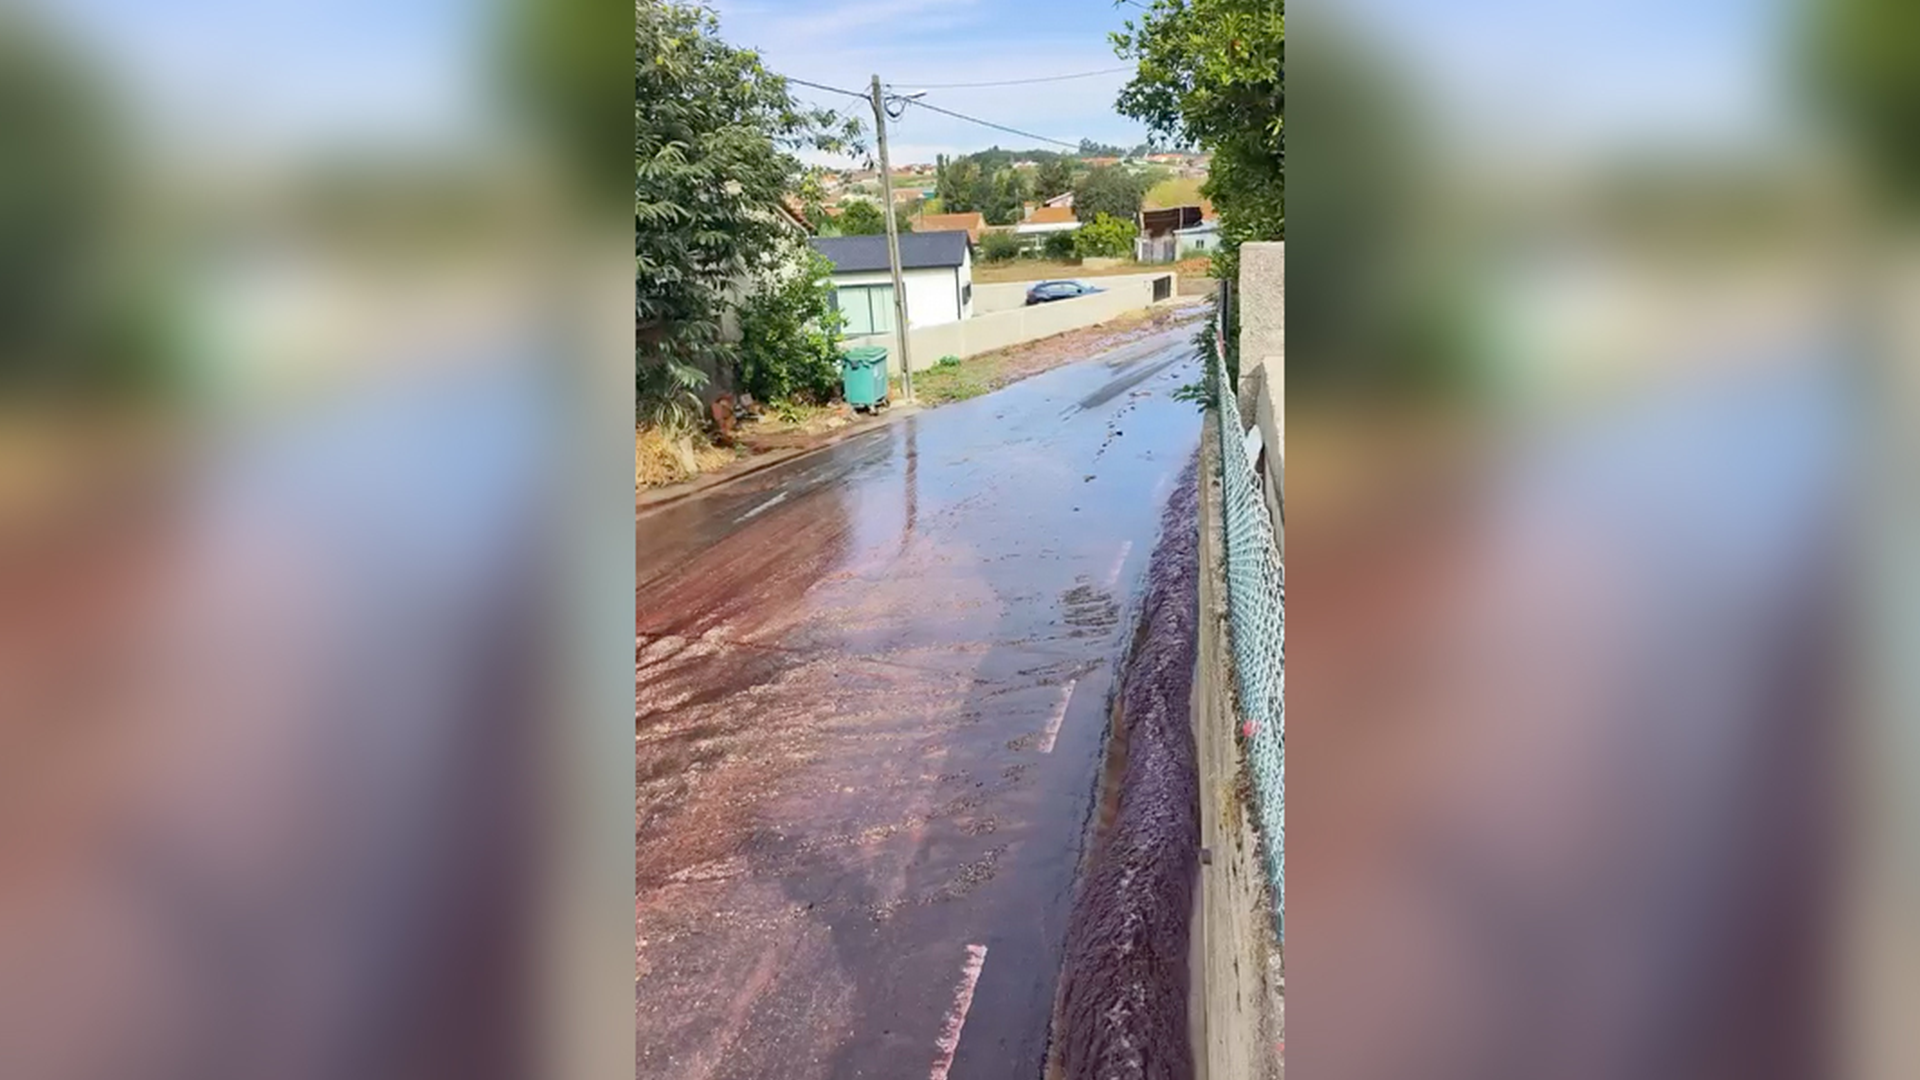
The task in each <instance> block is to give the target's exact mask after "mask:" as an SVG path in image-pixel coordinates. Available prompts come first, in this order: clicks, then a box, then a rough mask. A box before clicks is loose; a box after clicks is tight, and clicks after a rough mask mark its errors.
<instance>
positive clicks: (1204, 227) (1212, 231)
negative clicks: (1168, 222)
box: [1173, 218, 1220, 259]
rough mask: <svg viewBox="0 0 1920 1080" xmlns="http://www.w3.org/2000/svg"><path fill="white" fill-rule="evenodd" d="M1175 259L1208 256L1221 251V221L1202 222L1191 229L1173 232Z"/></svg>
mask: <svg viewBox="0 0 1920 1080" xmlns="http://www.w3.org/2000/svg"><path fill="white" fill-rule="evenodd" d="M1173 246H1174V258H1176V259H1185V258H1189V257H1191V256H1194V255H1208V254H1211V253H1213V252H1215V251H1218V250H1220V219H1219V218H1213V219H1211V220H1207V221H1202V222H1201V223H1200V224H1198V225H1194V226H1192V227H1190V228H1185V229H1175V230H1173Z"/></svg>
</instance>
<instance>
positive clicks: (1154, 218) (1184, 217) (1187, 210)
mask: <svg viewBox="0 0 1920 1080" xmlns="http://www.w3.org/2000/svg"><path fill="white" fill-rule="evenodd" d="M1206 216H1207V214H1206V211H1205V209H1203V208H1202V207H1199V206H1169V207H1166V208H1164V209H1160V210H1142V211H1140V235H1141V236H1143V237H1146V238H1148V239H1154V240H1157V239H1159V238H1161V237H1163V236H1172V235H1173V233H1174V231H1175V230H1177V229H1191V228H1193V227H1194V226H1195V225H1198V224H1200V222H1201V221H1203V220H1204V219H1205V218H1206Z"/></svg>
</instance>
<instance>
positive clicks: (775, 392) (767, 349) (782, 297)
mask: <svg viewBox="0 0 1920 1080" xmlns="http://www.w3.org/2000/svg"><path fill="white" fill-rule="evenodd" d="M879 216H880V215H879V214H878V213H876V214H875V215H874V217H876V218H878V217H879ZM759 285H760V287H759V288H757V289H755V290H754V291H753V292H752V293H751V294H750V295H749V296H748V298H747V299H746V301H744V302H743V303H742V304H741V305H740V350H739V354H738V356H739V361H738V364H737V366H736V368H735V374H736V383H737V385H738V386H739V387H740V388H741V389H743V390H745V391H746V392H747V393H749V394H752V395H753V396H754V397H756V398H758V399H760V400H761V401H790V400H794V399H801V400H807V401H812V402H815V403H824V402H827V401H829V400H832V398H833V395H834V393H835V392H836V391H838V390H839V388H840V330H841V328H842V327H844V326H845V325H846V321H845V317H844V316H843V315H841V314H840V309H839V308H837V307H835V306H834V303H833V264H832V263H831V262H829V261H827V259H826V258H825V257H824V256H822V255H821V254H820V253H819V252H816V251H813V250H811V249H807V250H805V251H804V253H803V255H802V257H801V258H800V259H798V260H797V261H795V262H793V263H790V264H788V265H785V266H781V267H776V268H775V269H773V270H772V271H770V272H769V273H768V274H767V276H766V279H765V280H764V281H762V282H760V283H759Z"/></svg>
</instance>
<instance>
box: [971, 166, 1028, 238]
mask: <svg viewBox="0 0 1920 1080" xmlns="http://www.w3.org/2000/svg"><path fill="white" fill-rule="evenodd" d="M1032 190H1033V189H1032V188H1031V187H1030V186H1029V185H1028V183H1027V177H1026V174H1025V173H1022V172H1021V171H1020V170H1018V169H1015V168H1012V167H1008V168H1004V169H1001V170H999V171H998V172H995V173H994V174H993V175H992V176H991V177H990V178H988V180H987V184H986V195H985V198H983V199H982V200H981V213H982V214H984V215H986V219H987V224H989V225H1012V224H1014V223H1015V222H1018V221H1019V220H1020V218H1021V215H1022V213H1023V211H1024V210H1025V209H1026V201H1027V196H1028V195H1030V194H1032Z"/></svg>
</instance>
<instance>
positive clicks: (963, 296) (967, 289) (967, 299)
mask: <svg viewBox="0 0 1920 1080" xmlns="http://www.w3.org/2000/svg"><path fill="white" fill-rule="evenodd" d="M971 303H973V282H971V281H969V282H967V283H966V284H965V285H962V286H960V306H961V307H962V308H965V307H966V306H967V305H968V304H971Z"/></svg>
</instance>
